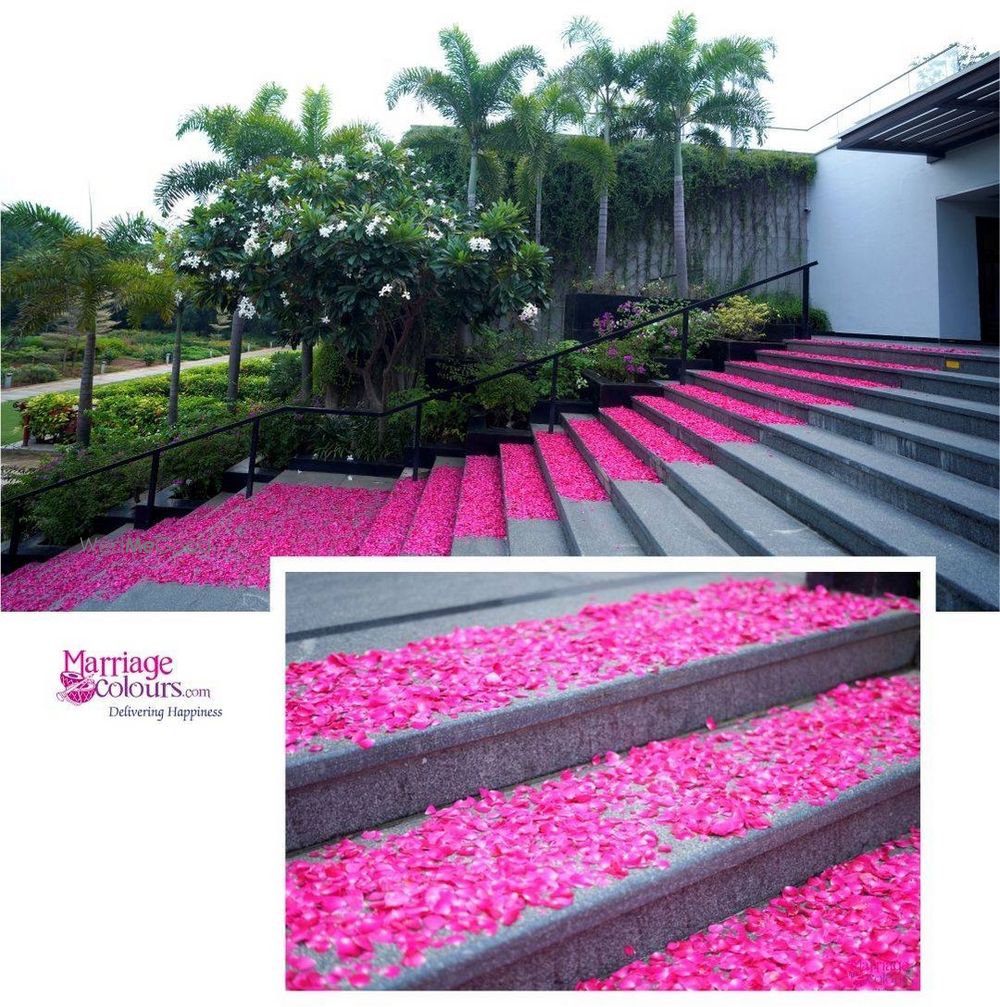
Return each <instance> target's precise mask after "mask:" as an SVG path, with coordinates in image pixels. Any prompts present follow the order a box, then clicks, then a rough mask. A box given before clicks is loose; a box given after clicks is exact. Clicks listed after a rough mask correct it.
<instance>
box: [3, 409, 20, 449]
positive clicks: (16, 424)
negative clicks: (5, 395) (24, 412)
mask: <svg viewBox="0 0 1000 1007" xmlns="http://www.w3.org/2000/svg"><path fill="white" fill-rule="evenodd" d="M20 439H21V414H20V413H19V412H18V411H17V410H16V409H15V408H14V403H13V402H4V403H3V405H2V406H0V444H11V443H13V442H14V441H20Z"/></svg>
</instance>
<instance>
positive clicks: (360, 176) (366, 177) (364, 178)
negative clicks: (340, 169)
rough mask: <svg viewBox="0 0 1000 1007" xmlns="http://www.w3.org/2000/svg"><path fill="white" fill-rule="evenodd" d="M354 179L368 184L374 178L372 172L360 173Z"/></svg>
mask: <svg viewBox="0 0 1000 1007" xmlns="http://www.w3.org/2000/svg"><path fill="white" fill-rule="evenodd" d="M354 177H355V178H356V179H357V180H358V181H359V182H367V181H368V180H369V179H370V178H371V177H372V173H371V172H370V171H359V172H358V173H357V175H355V176H354Z"/></svg>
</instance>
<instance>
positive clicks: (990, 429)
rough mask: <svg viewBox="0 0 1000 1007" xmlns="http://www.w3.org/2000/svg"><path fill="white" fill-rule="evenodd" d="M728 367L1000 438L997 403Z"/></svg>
mask: <svg viewBox="0 0 1000 1007" xmlns="http://www.w3.org/2000/svg"><path fill="white" fill-rule="evenodd" d="M726 370H727V371H730V372H731V373H733V374H741V375H743V377H746V378H753V379H755V380H757V381H767V382H770V383H771V384H775V385H783V386H784V387H786V388H796V389H798V390H799V391H803V392H813V393H815V394H818V395H825V396H828V397H829V398H833V399H838V400H840V401H843V402H847V403H849V404H850V405H853V406H861V407H863V408H865V409H872V410H875V411H876V412H882V413H889V414H890V415H892V416H901V417H903V418H904V419H910V420H917V421H918V422H920V423H929V424H932V425H934V426H939V427H945V428H946V429H947V430H957V431H958V432H959V433H963V434H970V435H971V436H973V437H985V438H987V439H988V440H992V441H996V440H997V439H998V437H1000V412H998V410H997V409H996V407H995V406H990V405H985V404H983V403H978V402H969V401H967V400H965V399H954V398H946V397H944V396H940V395H928V394H926V393H924V392H914V391H909V390H908V389H904V388H862V387H855V386H852V385H843V384H839V383H837V382H835V381H831V380H829V378H830V377H832V375H826V374H821V373H819V372H816V371H802V372H801V373H799V372H798V371H797V370H796V369H794V368H793V369H791V370H777V369H776V368H774V367H771V366H768V365H766V364H763V363H744V362H738V363H734V362H732V361H730V362H728V363H727V364H726Z"/></svg>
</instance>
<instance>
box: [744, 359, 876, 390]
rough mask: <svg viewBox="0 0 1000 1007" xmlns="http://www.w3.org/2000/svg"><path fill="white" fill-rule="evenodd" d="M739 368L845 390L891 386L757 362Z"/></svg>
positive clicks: (863, 379)
mask: <svg viewBox="0 0 1000 1007" xmlns="http://www.w3.org/2000/svg"><path fill="white" fill-rule="evenodd" d="M740 367H750V368H755V369H762V370H763V371H764V372H765V373H766V372H768V371H770V372H772V373H774V374H791V375H792V376H793V377H796V378H803V379H808V380H809V381H828V382H830V384H834V385H843V386H844V387H845V388H891V387H892V385H890V384H888V382H885V381H870V380H869V379H867V378H843V377H841V376H840V375H839V374H823V373H822V372H821V371H803V370H800V369H799V368H798V367H782V366H781V365H779V364H772V363H766V364H764V363H760V362H758V361H747V362H746V363H740Z"/></svg>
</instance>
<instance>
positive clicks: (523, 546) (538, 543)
mask: <svg viewBox="0 0 1000 1007" xmlns="http://www.w3.org/2000/svg"><path fill="white" fill-rule="evenodd" d="M507 544H508V546H509V548H510V554H511V556H569V555H570V550H569V546H568V545H567V544H566V536H565V535H564V534H563V530H562V526H561V524H560V522H559V521H546V520H544V519H543V518H512V517H510V516H508V517H507Z"/></svg>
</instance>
